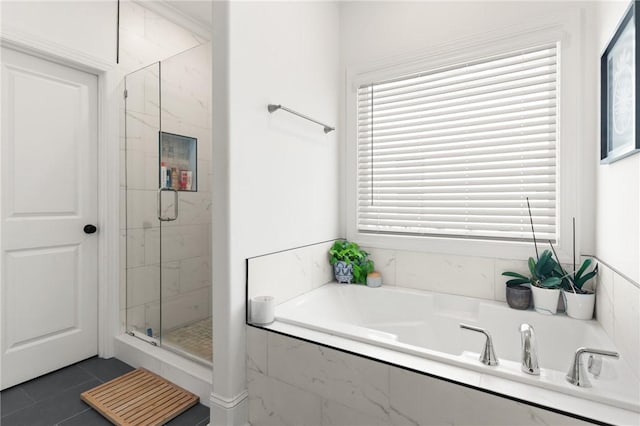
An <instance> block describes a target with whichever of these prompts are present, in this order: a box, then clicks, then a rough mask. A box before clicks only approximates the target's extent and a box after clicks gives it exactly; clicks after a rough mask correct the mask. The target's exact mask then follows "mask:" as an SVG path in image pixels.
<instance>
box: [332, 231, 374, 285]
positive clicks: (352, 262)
mask: <svg viewBox="0 0 640 426" xmlns="http://www.w3.org/2000/svg"><path fill="white" fill-rule="evenodd" d="M329 263H331V264H332V265H333V272H334V275H335V277H336V281H338V282H339V283H348V284H350V283H352V282H355V283H357V284H366V282H367V274H369V272H373V261H372V260H370V259H369V253H367V252H366V251H364V250H362V249H361V248H360V246H358V244H356V243H352V242H349V241H347V240H337V241H336V242H335V243H333V246H331V249H330V250H329Z"/></svg>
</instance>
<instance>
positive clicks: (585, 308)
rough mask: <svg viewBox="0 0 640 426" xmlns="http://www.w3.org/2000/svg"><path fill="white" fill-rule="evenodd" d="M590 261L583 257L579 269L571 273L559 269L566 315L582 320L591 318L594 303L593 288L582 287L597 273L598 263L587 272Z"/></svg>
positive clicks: (594, 294)
mask: <svg viewBox="0 0 640 426" xmlns="http://www.w3.org/2000/svg"><path fill="white" fill-rule="evenodd" d="M592 263H593V261H592V260H591V259H585V260H584V262H582V265H580V269H578V270H577V271H574V272H573V273H572V274H567V273H565V272H564V271H562V270H561V272H562V277H561V279H562V297H563V298H564V305H565V308H566V311H567V315H569V316H570V317H571V318H576V319H584V320H590V319H591V318H593V308H594V306H595V303H596V293H595V288H591V289H587V288H585V287H584V285H585V284H586V283H587V282H588V281H589V280H591V279H592V278H594V277H595V276H596V275H598V264H596V266H595V267H594V268H593V269H592V270H591V271H589V272H587V270H588V269H589V267H590V266H591V264H592ZM574 270H575V267H574Z"/></svg>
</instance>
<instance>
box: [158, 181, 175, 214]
mask: <svg viewBox="0 0 640 426" xmlns="http://www.w3.org/2000/svg"><path fill="white" fill-rule="evenodd" d="M163 191H172V192H173V217H169V216H162V192H163ZM177 218H178V191H176V190H175V189H173V188H158V219H160V221H161V222H172V221H174V220H176V219H177Z"/></svg>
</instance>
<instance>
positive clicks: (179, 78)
mask: <svg viewBox="0 0 640 426" xmlns="http://www.w3.org/2000/svg"><path fill="white" fill-rule="evenodd" d="M209 55H210V48H209V46H208V45H203V46H198V47H195V48H193V49H190V50H187V51H185V52H182V53H180V54H178V55H176V56H173V57H171V58H169V59H166V60H163V61H162V63H161V78H160V82H161V83H160V85H161V94H162V96H161V101H162V103H161V112H160V116H161V123H162V126H161V127H162V131H161V133H160V160H159V161H160V168H161V172H160V174H161V176H166V181H165V182H164V185H165V187H166V189H165V191H163V192H162V195H163V198H162V205H161V207H162V210H161V214H162V215H163V216H166V217H170V218H173V217H175V220H166V221H162V222H161V225H160V234H161V237H160V241H161V244H160V247H161V250H160V251H161V259H160V263H161V268H160V274H161V283H162V284H161V296H162V297H161V303H160V305H161V309H160V316H161V343H162V346H163V347H165V348H168V349H170V350H173V351H176V352H178V353H181V354H183V355H184V356H187V357H189V358H192V359H194V360H197V361H200V362H206V363H210V362H211V359H212V337H211V328H212V327H211V266H210V265H211V261H210V254H211V248H210V247H211V243H210V241H211V191H210V188H209V185H208V170H209V169H210V167H209V162H208V158H209V156H210V153H211V125H210V122H211V116H210V108H209V104H210V102H209V99H210V87H211V83H210V82H211V74H210V60H209V57H210V56H209ZM163 167H164V171H163V169H162V168H163ZM161 180H162V177H161ZM174 194H175V195H176V196H175V197H174ZM176 202H177V204H176Z"/></svg>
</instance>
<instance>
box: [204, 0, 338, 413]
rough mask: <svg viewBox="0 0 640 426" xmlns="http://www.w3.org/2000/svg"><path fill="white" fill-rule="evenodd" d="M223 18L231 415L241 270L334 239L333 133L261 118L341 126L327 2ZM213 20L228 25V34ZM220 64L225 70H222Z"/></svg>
mask: <svg viewBox="0 0 640 426" xmlns="http://www.w3.org/2000/svg"><path fill="white" fill-rule="evenodd" d="M224 9H225V7H223V6H222V5H218V4H215V3H214V26H213V27H214V31H220V32H223V34H220V35H218V33H217V32H215V33H214V57H213V62H214V123H213V128H214V152H213V155H214V185H221V183H220V179H228V185H227V188H221V191H222V192H221V191H218V192H217V193H216V189H217V188H218V186H215V187H214V209H223V208H224V211H220V210H214V217H215V218H216V220H215V221H214V263H213V270H214V271H217V272H218V274H217V275H215V276H214V308H213V310H214V330H213V334H214V336H215V345H216V349H215V350H214V365H216V366H219V368H214V392H215V394H216V397H217V398H219V399H221V400H222V401H223V402H224V404H226V405H227V406H233V405H234V404H235V403H237V399H235V398H236V397H237V396H239V395H241V394H242V392H243V390H244V389H245V386H246V383H245V362H244V358H243V357H239V356H238V354H243V353H244V350H245V341H244V320H245V259H246V258H248V257H252V256H256V255H260V254H266V253H269V252H273V251H278V250H283V249H290V248H293V247H297V246H301V245H305V244H311V243H316V242H320V241H326V240H329V239H332V238H335V237H337V236H338V234H339V229H338V195H337V194H338V165H337V164H338V146H337V144H338V142H337V138H336V133H335V132H334V133H330V134H328V135H325V134H324V133H323V131H322V127H320V126H318V125H316V124H313V123H310V122H307V121H305V120H302V119H300V118H298V117H295V116H292V115H290V114H287V113H286V112H283V111H277V112H275V113H273V114H269V113H268V112H267V104H269V103H278V104H283V105H285V106H288V107H290V108H292V109H295V110H298V111H300V112H302V113H304V114H307V115H309V116H311V117H314V118H316V119H318V120H320V121H325V122H327V123H328V124H331V125H333V124H335V123H336V122H337V119H338V102H339V101H338V97H339V86H338V54H337V52H338V41H339V38H338V37H339V28H338V22H339V17H338V7H337V5H336V4H335V3H326V2H301V3H294V2H282V3H279V2H249V3H244V2H232V3H230V4H229V5H228V10H224ZM217 12H218V13H219V14H222V15H223V16H224V15H226V14H227V13H228V15H227V20H228V30H227V31H226V34H225V33H224V32H225V30H224V22H222V23H220V24H218V23H217V21H216V13H217ZM223 21H224V19H223ZM216 37H218V38H216ZM225 37H228V40H226V41H224V40H223V41H221V39H222V38H225ZM216 40H218V42H220V43H221V44H220V45H217V44H216ZM227 54H228V55H229V56H228V61H229V67H228V69H227V70H224V69H222V70H219V69H217V68H216V62H217V61H218V60H221V61H224V60H225V55H227ZM225 83H226V86H225ZM216 90H218V92H216ZM225 92H226V94H225ZM218 96H221V97H226V96H228V104H227V105H228V108H229V109H228V114H229V116H228V120H225V119H224V118H223V121H222V123H219V122H217V121H216V120H217V119H218V118H220V117H222V116H223V115H224V114H225V111H220V110H217V109H216V108H217V107H219V108H221V109H222V110H224V109H225V107H226V105H222V104H220V102H223V101H222V100H221V99H220V98H218ZM216 111H219V114H221V115H218V114H217V113H216ZM225 125H227V126H228V139H226V135H225V131H224V130H223V129H221V126H225ZM222 157H225V158H222ZM216 161H218V162H216ZM225 175H226V176H225ZM224 191H228V192H227V194H225V193H224ZM225 199H227V201H228V204H227V205H226V206H224V207H223V206H220V205H219V202H221V200H222V202H224V200H225ZM217 204H218V206H217V207H216V205H217ZM225 217H228V222H224V219H225ZM218 220H220V221H221V222H219V223H218V224H217V225H216V223H215V222H217V221H218ZM225 225H226V226H225ZM216 226H220V227H219V228H218V227H216ZM227 273H228V276H227V277H225V275H226V274H227ZM215 280H224V281H226V282H224V281H223V282H220V281H217V282H216V281H215ZM215 318H224V319H225V321H224V322H223V321H216V320H215ZM234 401H235V402H234ZM216 403H217V404H218V407H219V409H220V412H216V411H215V408H214V412H213V416H212V419H213V421H214V424H224V423H225V422H226V419H227V418H228V417H227V416H228V415H229V413H227V412H226V411H225V410H224V409H223V408H222V405H224V404H223V403H221V402H220V401H214V406H215V405H216ZM218 422H219V423H218Z"/></svg>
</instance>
